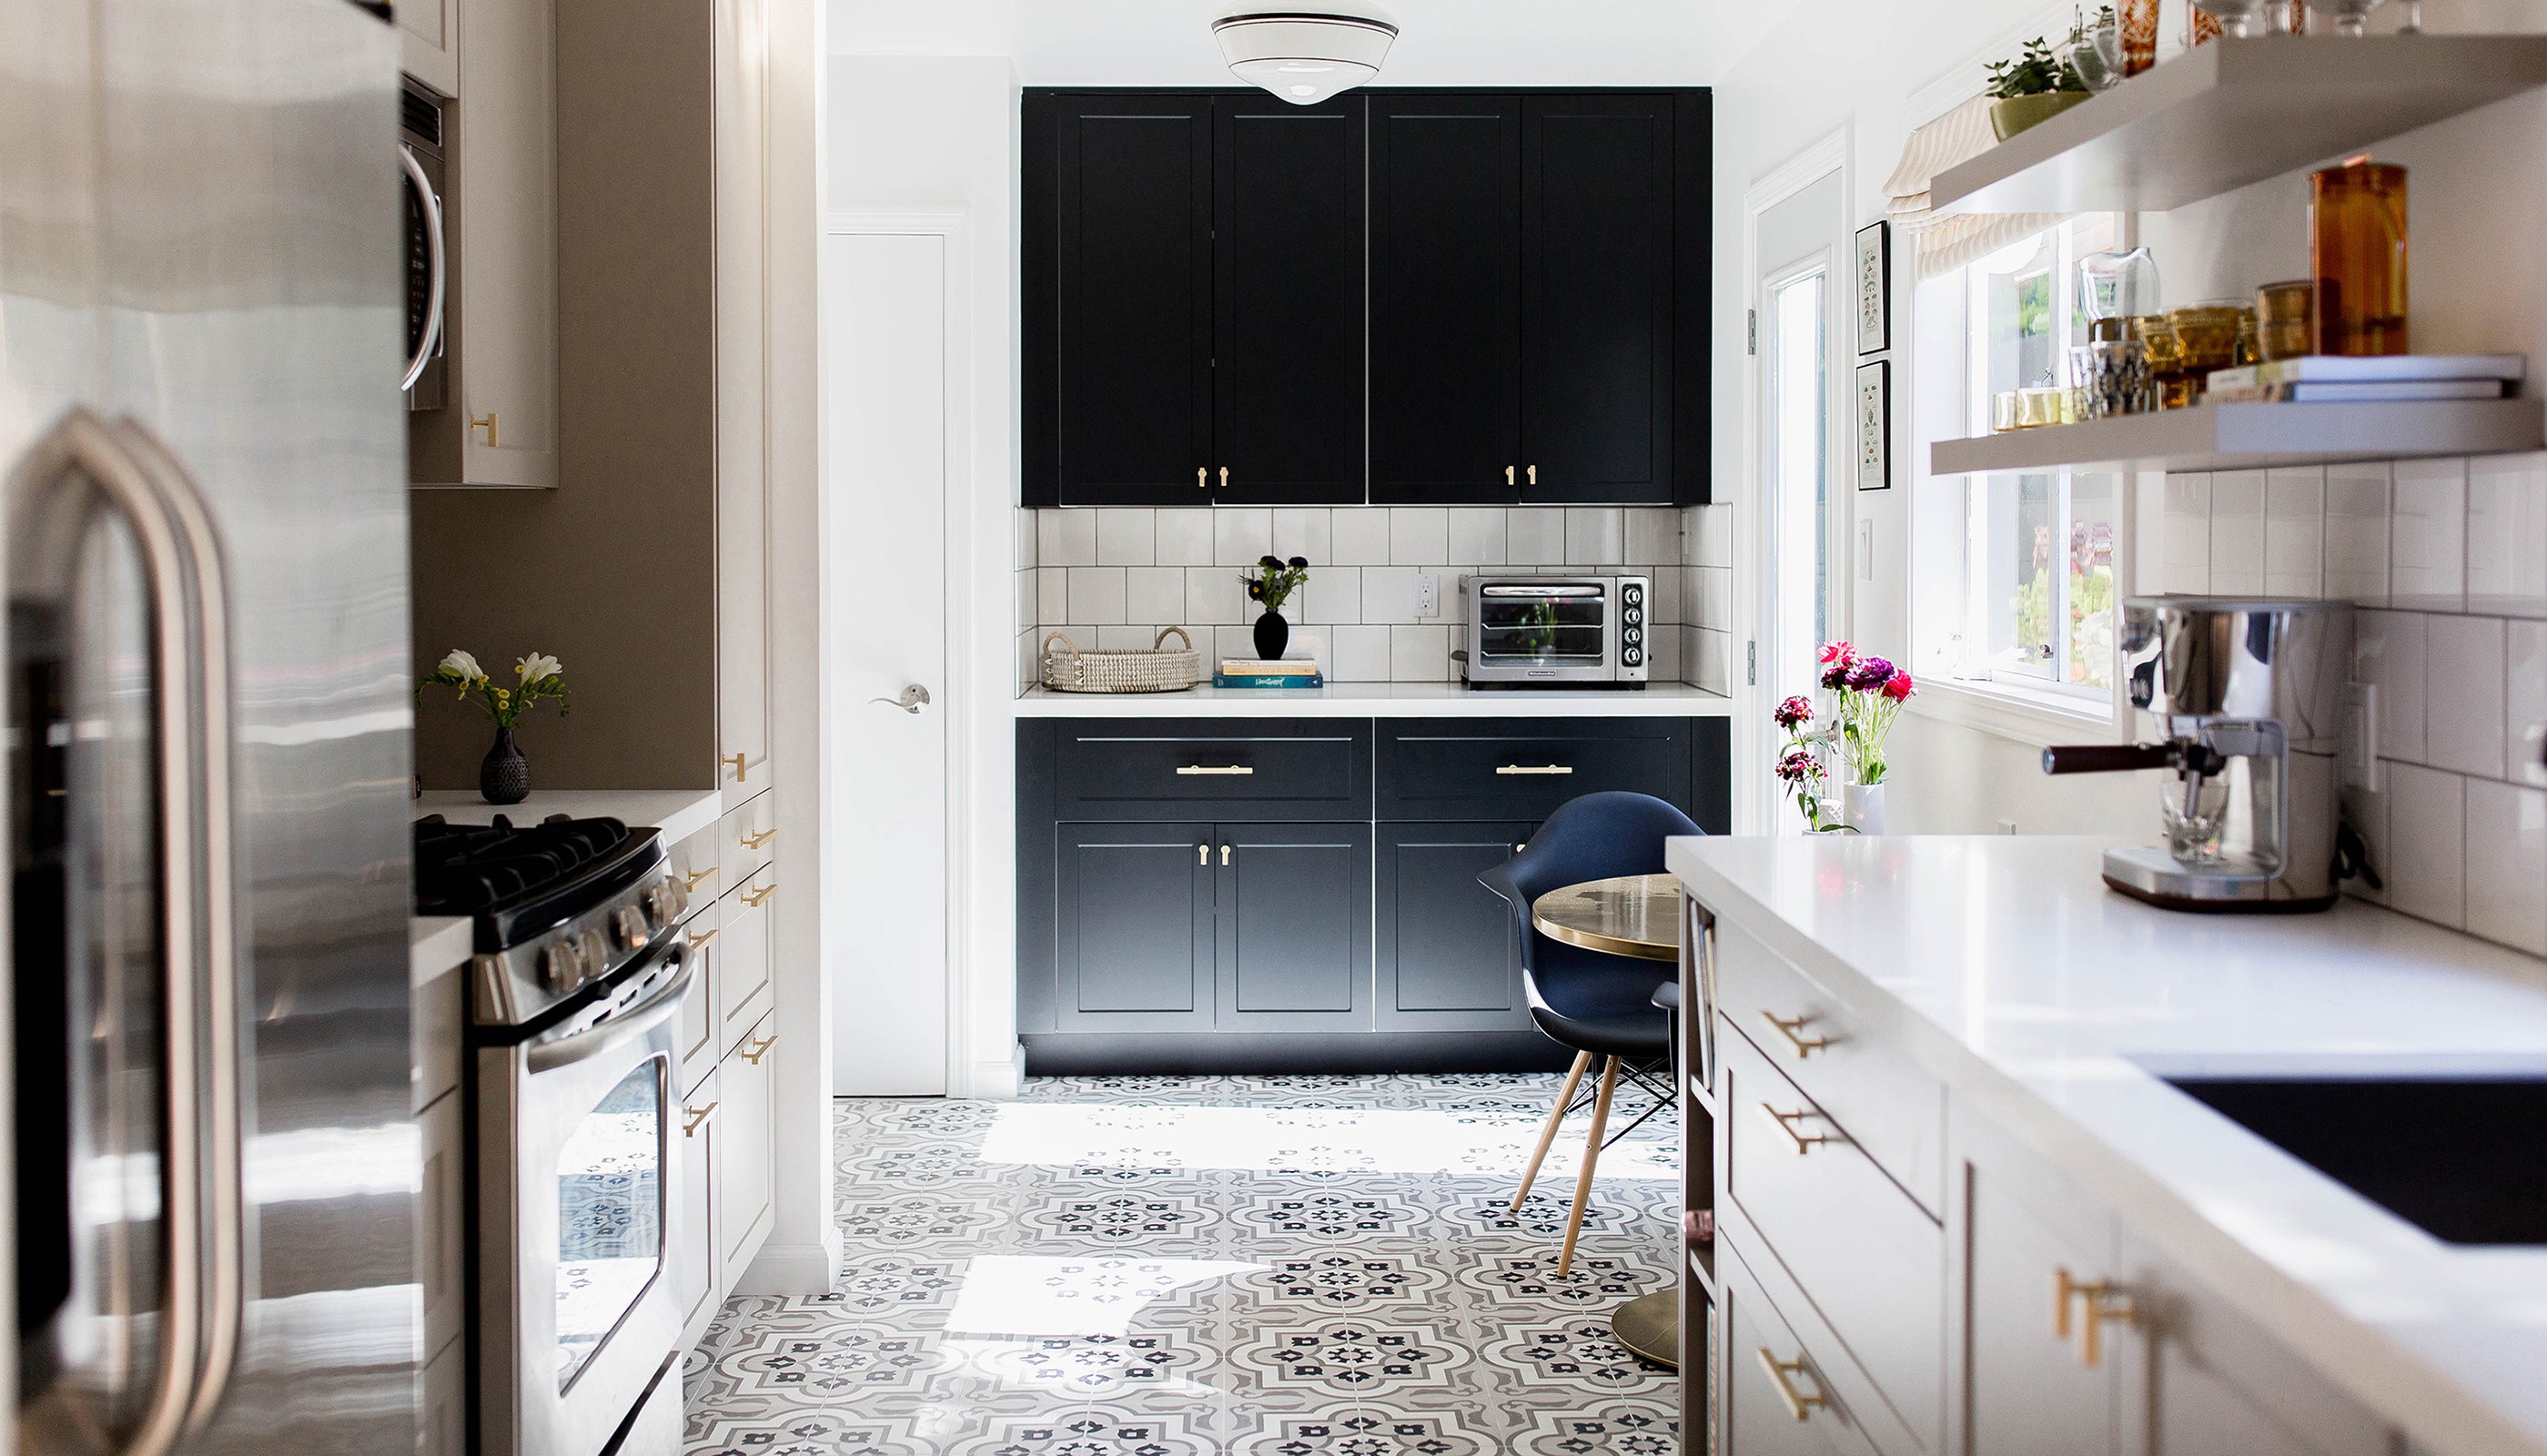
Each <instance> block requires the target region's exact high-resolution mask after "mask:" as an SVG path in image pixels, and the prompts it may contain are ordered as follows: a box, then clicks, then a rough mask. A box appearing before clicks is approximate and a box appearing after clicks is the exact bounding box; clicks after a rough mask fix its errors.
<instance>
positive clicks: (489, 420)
mask: <svg viewBox="0 0 2547 1456" xmlns="http://www.w3.org/2000/svg"><path fill="white" fill-rule="evenodd" d="M469 428H471V429H473V430H484V431H485V432H486V448H487V449H488V450H501V449H503V448H504V447H503V446H501V445H499V444H497V443H496V441H497V439H498V438H499V437H498V436H497V434H496V431H498V430H500V429H502V428H503V422H502V421H501V420H498V419H497V418H496V417H495V411H493V410H491V409H490V410H488V411H486V412H485V413H484V414H473V415H471V416H469Z"/></svg>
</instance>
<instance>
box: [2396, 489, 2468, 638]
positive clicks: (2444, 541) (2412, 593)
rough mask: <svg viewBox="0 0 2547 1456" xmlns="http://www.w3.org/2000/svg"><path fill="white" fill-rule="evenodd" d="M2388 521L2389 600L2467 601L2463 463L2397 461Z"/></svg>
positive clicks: (2459, 605) (2448, 605) (2453, 606)
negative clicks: (2394, 487) (2392, 501)
mask: <svg viewBox="0 0 2547 1456" xmlns="http://www.w3.org/2000/svg"><path fill="white" fill-rule="evenodd" d="M2390 470H2391V473H2392V474H2393V475H2394V476H2395V478H2396V482H2397V486H2396V491H2395V497H2394V499H2395V504H2394V505H2393V506H2392V508H2391V510H2390V514H2389V521H2388V600H2389V605H2391V606H2397V607H2412V608H2415V609H2416V610H2418V611H2425V612H2457V611H2463V610H2465V609H2466V606H2467V462H2465V461H2463V460H2401V461H2398V462H2397V463H2396V464H2395V465H2394V466H2392V467H2391V468H2390Z"/></svg>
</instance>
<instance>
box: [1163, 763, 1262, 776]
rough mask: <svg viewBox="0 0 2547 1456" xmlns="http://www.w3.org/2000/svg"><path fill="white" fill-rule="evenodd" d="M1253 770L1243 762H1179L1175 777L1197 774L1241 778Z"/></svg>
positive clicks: (1253, 771)
mask: <svg viewBox="0 0 2547 1456" xmlns="http://www.w3.org/2000/svg"><path fill="white" fill-rule="evenodd" d="M1255 772H1256V770H1254V769H1252V768H1249V767H1248V766H1247V765H1246V764H1243V763H1218V764H1213V763H1181V764H1178V765H1177V777H1178V778H1181V779H1189V778H1192V777H1194V776H1195V775H1197V774H1200V775H1205V776H1208V777H1212V778H1221V777H1229V778H1240V779H1243V778H1246V777H1248V776H1249V775H1251V774H1253V773H1255Z"/></svg>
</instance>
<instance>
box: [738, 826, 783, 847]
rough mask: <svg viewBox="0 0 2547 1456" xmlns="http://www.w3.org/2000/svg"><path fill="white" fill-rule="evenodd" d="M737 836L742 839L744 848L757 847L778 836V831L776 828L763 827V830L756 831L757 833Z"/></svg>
mask: <svg viewBox="0 0 2547 1456" xmlns="http://www.w3.org/2000/svg"><path fill="white" fill-rule="evenodd" d="M738 837H740V838H741V839H742V840H743V847H744V848H746V849H758V848H759V847H760V846H762V845H764V844H766V843H768V842H769V841H770V840H772V839H775V838H777V837H778V831H777V830H776V829H764V830H762V831H761V832H759V833H757V834H744V835H740V836H738Z"/></svg>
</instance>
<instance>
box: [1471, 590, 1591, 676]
mask: <svg viewBox="0 0 2547 1456" xmlns="http://www.w3.org/2000/svg"><path fill="white" fill-rule="evenodd" d="M1610 598H1611V591H1610V583H1609V582H1607V581H1605V580H1601V579H1599V578H1584V579H1581V580H1573V581H1489V582H1486V583H1484V584H1483V585H1481V586H1479V588H1478V589H1477V599H1476V603H1475V612H1476V621H1475V623H1474V624H1473V625H1472V626H1471V627H1470V629H1469V631H1470V633H1471V634H1472V635H1473V642H1474V646H1473V648H1472V649H1471V653H1470V656H1471V661H1470V663H1469V666H1470V670H1471V675H1473V676H1476V677H1479V678H1484V679H1487V680H1502V681H1540V680H1551V681H1561V682H1585V681H1598V680H1601V679H1606V678H1608V677H1609V676H1611V670H1612V669H1611V663H1612V662H1613V661H1615V660H1616V654H1615V652H1614V651H1613V646H1614V643H1613V642H1612V638H1611V634H1612V633H1614V632H1615V631H1616V630H1617V627H1618V624H1617V620H1616V615H1617V614H1616V604H1615V603H1614V602H1612V601H1611V599H1610Z"/></svg>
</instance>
